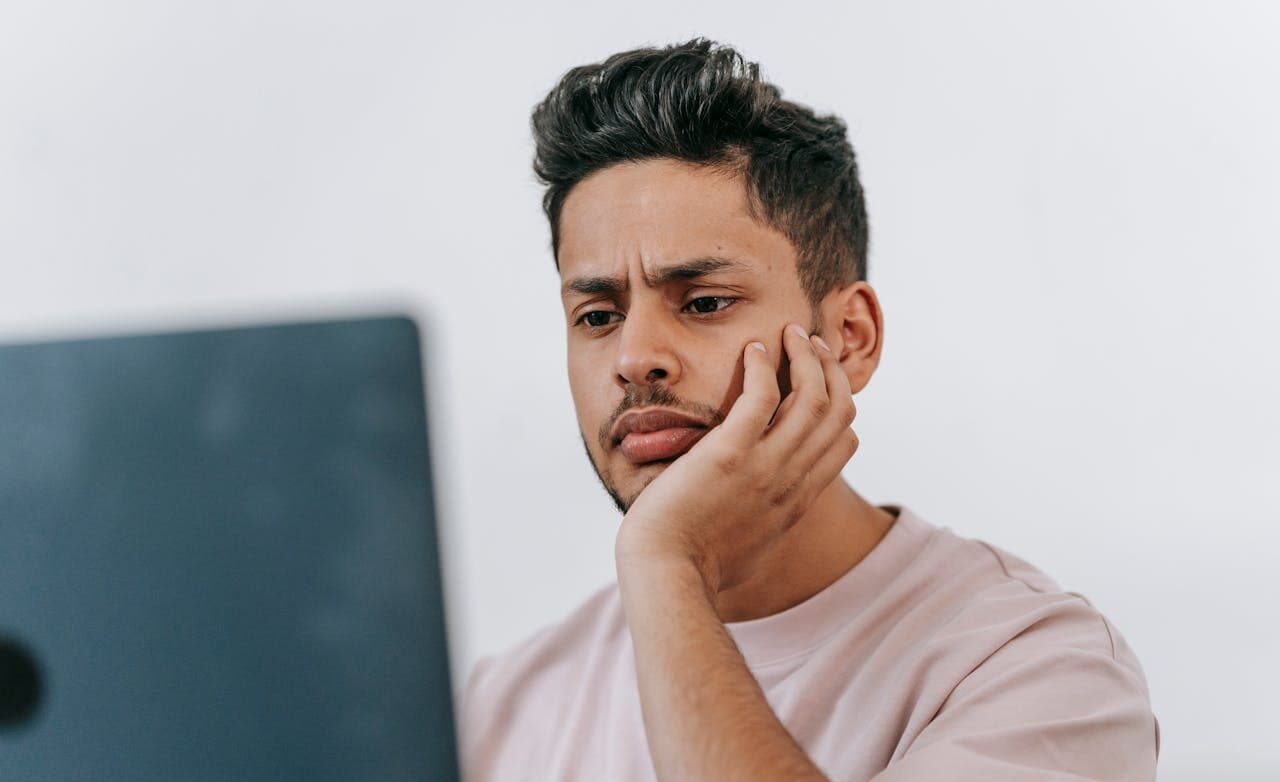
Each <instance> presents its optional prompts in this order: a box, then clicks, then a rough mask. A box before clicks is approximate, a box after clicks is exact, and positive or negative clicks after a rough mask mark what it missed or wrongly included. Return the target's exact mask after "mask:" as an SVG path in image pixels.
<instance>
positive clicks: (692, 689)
mask: <svg viewBox="0 0 1280 782" xmlns="http://www.w3.org/2000/svg"><path fill="white" fill-rule="evenodd" d="M618 581H619V587H620V590H621V594H622V604H623V609H624V611H625V612H626V616H627V624H628V626H629V628H630V630H631V637H632V643H633V645H634V648H635V659H636V678H637V682H638V685H639V689H640V704H641V709H642V712H643V715H644V724H645V733H646V735H647V736H648V741H649V751H650V753H651V755H652V757H653V765H654V768H655V769H656V771H657V774H658V778H659V779H663V780H685V779H698V780H717V779H724V780H775V779H789V780H824V779H825V777H824V776H823V775H822V773H821V772H820V771H819V770H818V768H817V767H816V766H815V765H814V764H813V762H812V761H811V760H809V758H808V756H807V755H806V754H805V753H804V750H802V749H801V748H800V747H799V745H797V744H796V743H795V741H794V740H793V739H792V738H791V735H790V734H789V733H787V730H786V728H785V727H783V725H782V723H781V722H780V721H779V720H778V718H777V716H776V715H775V714H774V713H773V710H772V709H771V708H770V707H769V703H768V701H766V700H765V697H764V693H763V692H761V690H760V686H759V685H758V684H757V683H756V680H755V678H754V677H753V676H752V675H751V671H750V670H749V669H748V668H747V665H746V661H745V660H743V658H742V655H741V654H740V653H739V652H738V649H737V647H735V646H734V644H733V639H732V638H731V637H730V636H729V633H728V631H727V630H725V627H724V625H723V623H721V621H720V618H719V617H718V616H717V615H716V612H715V607H714V605H713V604H712V602H711V598H710V596H709V595H708V593H707V591H706V588H705V586H704V584H703V580H702V577H701V575H700V574H699V573H698V571H697V569H696V568H694V567H693V565H692V564H690V563H688V562H685V561H681V560H679V559H676V558H669V559H661V560H657V559H654V558H644V559H641V558H628V557H626V556H620V557H619V560H618Z"/></svg>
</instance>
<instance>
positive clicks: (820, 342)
mask: <svg viewBox="0 0 1280 782" xmlns="http://www.w3.org/2000/svg"><path fill="white" fill-rule="evenodd" d="M813 341H814V342H816V343H818V347H820V348H822V349H823V350H825V351H827V352H828V353H830V352H831V348H830V346H828V345H827V343H826V341H825V340H823V338H822V337H819V336H818V335H817V334H814V335H813Z"/></svg>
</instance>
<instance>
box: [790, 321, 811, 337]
mask: <svg viewBox="0 0 1280 782" xmlns="http://www.w3.org/2000/svg"><path fill="white" fill-rule="evenodd" d="M791 330H792V331H794V332H795V333H796V334H798V335H800V337H801V338H802V339H808V338H809V332H807V331H805V330H804V329H803V328H801V327H800V325H799V324H797V323H792V324H791Z"/></svg>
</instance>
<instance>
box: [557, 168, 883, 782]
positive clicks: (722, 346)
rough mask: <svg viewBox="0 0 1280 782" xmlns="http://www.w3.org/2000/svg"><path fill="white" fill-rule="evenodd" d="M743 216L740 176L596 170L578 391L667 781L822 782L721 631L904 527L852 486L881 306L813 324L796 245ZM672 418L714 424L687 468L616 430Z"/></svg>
mask: <svg viewBox="0 0 1280 782" xmlns="http://www.w3.org/2000/svg"><path fill="white" fill-rule="evenodd" d="M747 199H748V194H747V189H746V186H745V183H744V181H743V180H742V178H741V177H740V176H739V175H737V174H735V173H732V172H726V171H721V170H716V169H711V168H707V167H701V166H696V165H692V164H688V163H684V162H679V161H672V160H650V161H643V162H637V163H622V164H618V165H615V166H612V167H610V168H607V169H604V170H602V171H598V172H595V173H594V174H592V175H591V176H590V177H588V178H586V179H584V180H583V181H582V182H580V183H579V184H578V185H577V186H576V187H575V188H574V189H573V190H572V192H571V193H570V194H569V196H568V198H567V199H566V201H565V204H564V209H563V212H562V214H561V225H560V232H561V233H560V236H561V243H560V248H559V255H558V261H559V267H560V274H561V281H562V301H563V304H564V312H565V320H566V325H567V327H568V341H567V348H568V366H569V381H570V387H571V390H572V392H573V399H574V405H575V408H576V411H577V416H578V424H579V427H580V428H581V431H582V433H583V442H584V444H585V445H586V448H587V452H588V455H589V457H590V458H591V461H592V464H593V465H594V467H595V469H596V472H597V474H598V475H599V476H600V479H601V481H602V482H603V483H604V484H605V487H606V488H607V489H608V490H609V492H610V494H611V495H612V496H613V497H614V498H615V501H616V502H617V503H618V505H619V507H620V508H621V509H623V510H624V511H625V515H624V517H623V521H622V525H621V526H620V528H619V531H618V535H617V538H616V543H615V557H616V562H617V567H618V583H619V588H620V592H621V595H622V603H623V609H624V611H625V613H626V617H627V623H628V627H629V629H630V631H631V636H632V642H633V645H634V650H635V657H636V673H637V684H638V687H639V692H640V701H641V706H642V711H643V714H644V722H645V731H646V736H647V739H648V743H649V748H650V752H651V754H652V757H653V761H654V767H655V769H656V770H657V772H658V776H659V778H661V779H668V780H675V779H708V780H710V779H733V780H752V779H779V778H786V779H822V778H824V777H823V776H822V774H821V772H820V771H819V769H818V768H817V767H816V766H815V765H814V764H813V763H812V762H811V761H810V760H809V758H808V757H807V756H806V755H805V753H804V751H803V749H801V748H800V747H799V746H798V745H796V743H795V742H794V741H793V740H792V738H791V736H790V735H789V734H788V733H787V731H786V729H785V727H784V726H783V725H782V724H781V723H780V722H779V721H778V719H777V717H776V716H775V715H774V714H773V712H772V710H771V709H770V708H769V705H768V703H767V702H766V701H765V698H764V695H763V693H762V692H761V691H760V688H759V686H758V684H757V683H756V681H755V679H754V677H753V676H752V675H751V672H750V671H749V669H748V668H747V666H746V663H745V661H744V660H743V658H742V656H741V654H739V652H738V650H737V648H736V647H735V646H734V644H733V642H732V639H731V637H730V636H729V634H728V632H727V631H726V630H725V628H724V623H725V622H735V621H744V620H748V619H755V618H759V617H763V616H769V615H772V614H775V613H777V612H779V611H783V610H785V609H787V608H790V607H792V606H794V605H797V604H799V603H800V602H803V601H804V600H806V599H807V598H809V597H811V596H813V595H814V594H817V593H818V592H820V591H821V590H822V589H823V588H825V587H826V586H828V585H829V584H831V583H832V582H833V581H835V580H836V579H837V578H839V577H840V576H841V575H843V574H844V573H845V572H847V571H848V570H849V569H850V568H852V567H853V566H854V565H856V564H857V563H858V562H859V561H861V560H862V558H863V557H865V556H866V554H867V553H868V552H870V551H871V550H872V549H873V548H874V547H875V545H876V544H877V543H878V542H879V541H880V539H881V538H883V537H884V534H885V533H886V532H887V531H888V529H889V527H890V526H891V525H892V523H893V521H894V519H893V516H892V515H891V514H889V513H888V512H886V511H884V510H882V509H880V508H877V507H875V506H873V505H871V504H870V503H868V502H867V501H866V500H864V499H863V498H862V497H861V496H859V495H858V494H857V492H855V491H854V490H853V489H852V488H851V487H850V486H849V485H848V484H847V483H846V482H845V481H844V480H843V479H842V478H840V470H841V468H843V467H844V466H845V464H846V463H847V462H848V460H849V459H850V458H851V457H852V456H853V454H854V453H855V451H856V450H857V446H858V439H857V436H856V434H854V432H853V431H852V429H851V428H850V426H851V424H852V422H853V420H854V417H855V415H856V409H855V407H854V404H853V400H852V394H854V393H856V392H857V391H859V390H861V389H862V388H864V387H865V386H866V384H867V382H868V381H869V380H870V378H871V375H872V374H873V373H874V372H875V369H876V366H877V364H878V363H879V358H880V352H881V347H882V343H883V334H884V327H883V315H882V313H881V310H880V305H879V302H878V300H877V298H876V295H875V292H874V291H873V290H872V288H871V286H870V285H868V284H867V283H866V282H864V281H859V282H855V283H852V284H849V285H847V286H844V287H841V288H839V289H837V290H833V291H831V292H830V293H828V294H827V295H826V296H825V297H824V298H823V300H822V301H821V303H820V304H819V306H818V307H817V309H816V312H815V309H814V308H813V307H812V306H811V303H810V301H809V299H808V297H807V296H806V295H805V293H804V291H803V290H802V289H801V287H800V282H799V279H798V277H797V274H796V252H795V249H794V247H793V246H792V245H791V243H790V242H789V241H788V240H787V238H786V237H785V236H784V235H783V234H782V233H780V232H778V231H776V230H775V229H773V228H770V227H769V226H767V225H764V224H763V223H761V222H757V221H756V220H755V219H753V218H752V217H751V215H750V213H749V211H748V200H747ZM698 259H704V261H705V259H714V260H713V262H710V263H707V262H703V263H700V264H699V263H690V261H695V260H698ZM725 262H727V263H725ZM672 269H679V270H681V273H678V274H673V273H672ZM815 330H816V331H817V332H818V333H817V335H814V336H812V337H811V336H810V335H809V332H811V331H815ZM661 408H669V409H670V408H674V409H676V410H680V411H683V412H686V413H689V414H691V415H693V416H695V417H696V418H697V419H698V420H700V421H703V422H705V423H707V424H710V425H711V426H710V428H709V430H708V431H707V432H706V433H705V434H704V435H703V436H702V437H701V439H699V440H698V441H697V442H696V443H695V444H694V445H693V447H692V448H690V449H689V450H688V451H687V452H685V453H684V454H682V455H680V456H679V457H677V458H674V459H669V460H665V461H662V462H655V463H649V464H639V465H637V464H634V463H632V462H631V461H630V460H628V459H627V458H626V457H625V456H624V455H623V453H622V452H621V450H620V449H619V448H617V447H616V446H615V445H614V444H613V441H612V438H611V437H609V436H608V432H609V430H610V427H611V426H612V424H613V422H615V421H616V420H617V418H618V416H619V415H620V414H621V413H623V412H626V411H627V410H633V409H634V410H649V409H661Z"/></svg>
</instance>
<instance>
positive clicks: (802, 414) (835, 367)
mask: <svg viewBox="0 0 1280 782" xmlns="http://www.w3.org/2000/svg"><path fill="white" fill-rule="evenodd" d="M782 344H783V348H784V349H785V351H786V354H787V357H788V358H789V359H790V362H791V369H790V379H791V388H792V391H791V393H790V394H788V395H787V398H786V399H785V400H783V401H782V404H781V405H780V406H779V404H778V400H779V396H780V393H781V392H780V391H779V388H778V380H777V374H776V372H777V366H778V362H776V361H774V360H773V359H772V357H771V356H770V355H769V353H768V352H767V349H766V348H765V346H764V345H763V344H762V343H759V342H753V343H751V344H750V345H748V346H747V347H746V349H745V350H744V355H743V359H742V360H743V364H744V371H743V388H742V395H741V396H740V397H738V399H737V400H736V401H735V402H734V405H733V408H732V409H731V410H730V411H729V414H728V415H727V416H725V419H724V421H723V422H722V423H721V424H720V425H719V426H717V427H716V428H714V429H713V430H712V431H710V432H708V433H707V434H706V435H705V436H704V437H703V438H702V439H701V440H699V441H698V442H697V443H696V444H694V446H693V447H692V448H690V449H689V450H688V451H687V452H686V453H685V454H684V455H683V456H681V457H680V458H679V459H676V460H675V461H674V462H672V464H671V465H670V466H669V467H667V469H666V470H665V471H663V472H662V474H661V475H659V476H658V477H657V478H655V479H654V480H653V482H652V483H650V484H649V485H648V486H646V487H645V489H644V491H642V492H641V493H640V496H639V497H637V498H636V501H635V502H634V503H633V504H632V506H631V508H630V509H629V510H628V512H627V515H626V517H625V518H624V519H623V521H622V526H621V528H620V529H619V531H618V537H617V541H616V546H615V548H616V554H617V557H618V560H619V564H620V566H621V565H623V564H628V563H630V562H633V561H636V560H642V561H647V560H650V559H652V558H657V559H664V560H670V559H672V558H675V559H677V560H686V561H689V562H691V563H692V564H693V565H694V566H695V567H696V568H697V570H698V572H699V573H700V574H701V576H702V579H703V582H704V584H705V585H706V587H707V589H708V590H709V591H710V592H711V593H712V594H715V593H717V592H719V591H721V590H724V589H727V588H729V587H730V586H733V585H734V584H737V583H740V582H741V581H743V580H745V579H746V578H747V577H748V576H749V575H750V573H751V571H752V569H753V567H754V565H755V564H756V562H757V561H758V560H759V558H760V556H761V555H762V554H763V553H764V552H766V551H767V550H768V548H769V546H770V545H772V544H773V543H774V542H775V541H776V540H777V539H778V538H779V537H780V536H781V535H782V534H783V533H784V532H786V531H787V530H788V529H790V528H791V527H792V525H794V524H795V522H796V521H798V520H799V519H800V518H801V517H802V516H803V515H804V513H805V511H806V510H807V509H808V507H809V505H810V503H812V502H813V500H814V498H815V497H817V496H818V494H819V493H821V492H822V490H823V489H825V488H826V487H827V486H829V485H830V484H831V482H832V481H833V480H835V478H836V476H838V475H839V474H840V470H841V469H842V468H843V467H844V466H845V464H846V463H847V462H848V461H849V459H850V458H852V456H853V454H854V452H856V451H857V449H858V437H857V435H856V434H854V432H853V430H852V429H851V428H850V425H851V424H852V423H853V419H854V416H855V415H856V412H857V411H856V408H855V407H854V404H853V396H852V391H851V390H850V388H849V380H848V378H847V377H846V376H845V373H844V370H843V369H842V368H841V366H840V364H839V363H838V362H837V361H836V357H835V355H834V354H833V353H832V352H831V350H830V349H829V348H828V347H827V346H826V345H825V344H823V343H822V341H821V339H820V338H818V337H807V336H806V335H805V332H804V329H803V328H802V327H800V326H798V325H795V324H792V325H790V326H788V327H787V328H786V329H785V330H784V331H783V337H782ZM775 411H776V415H775ZM771 418H772V423H770V419H771Z"/></svg>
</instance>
